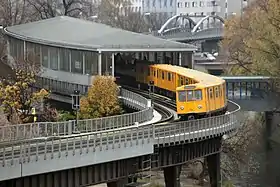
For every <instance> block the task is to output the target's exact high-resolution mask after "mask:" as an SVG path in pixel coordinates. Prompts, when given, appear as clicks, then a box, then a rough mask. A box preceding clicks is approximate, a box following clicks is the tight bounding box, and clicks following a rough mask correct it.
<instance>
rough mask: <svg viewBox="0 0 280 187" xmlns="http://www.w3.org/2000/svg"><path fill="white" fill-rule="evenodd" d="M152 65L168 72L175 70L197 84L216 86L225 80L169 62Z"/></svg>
mask: <svg viewBox="0 0 280 187" xmlns="http://www.w3.org/2000/svg"><path fill="white" fill-rule="evenodd" d="M152 66H154V67H156V68H159V69H162V70H166V71H169V72H176V73H177V74H179V75H182V76H186V77H189V78H191V79H194V80H195V81H197V82H198V83H197V85H198V86H200V85H201V86H216V85H220V84H223V83H224V82H225V80H224V79H222V78H220V77H216V76H214V75H210V74H207V73H204V72H201V71H197V70H194V69H189V68H184V67H181V66H175V65H170V64H154V65H152Z"/></svg>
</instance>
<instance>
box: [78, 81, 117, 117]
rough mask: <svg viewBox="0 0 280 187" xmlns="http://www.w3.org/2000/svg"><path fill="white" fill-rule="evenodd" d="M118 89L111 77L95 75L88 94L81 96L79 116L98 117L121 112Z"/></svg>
mask: <svg viewBox="0 0 280 187" xmlns="http://www.w3.org/2000/svg"><path fill="white" fill-rule="evenodd" d="M118 90H119V89H118V86H117V84H116V83H115V82H114V79H113V77H110V76H96V77H95V78H94V80H93V83H92V86H91V87H90V89H89V91H88V95H87V96H84V97H82V98H81V103H80V105H81V107H80V113H79V116H80V118H83V119H90V118H99V117H106V116H112V115H117V114H120V113H122V107H121V105H120V102H119V99H118Z"/></svg>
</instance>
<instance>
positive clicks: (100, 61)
mask: <svg viewBox="0 0 280 187" xmlns="http://www.w3.org/2000/svg"><path fill="white" fill-rule="evenodd" d="M98 75H102V53H101V51H98Z"/></svg>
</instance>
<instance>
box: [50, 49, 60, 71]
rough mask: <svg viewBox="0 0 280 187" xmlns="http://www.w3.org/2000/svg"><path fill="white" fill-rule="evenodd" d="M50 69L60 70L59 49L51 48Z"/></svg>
mask: <svg viewBox="0 0 280 187" xmlns="http://www.w3.org/2000/svg"><path fill="white" fill-rule="evenodd" d="M49 51H50V68H51V69H53V70H58V49H57V48H55V47H50V48H49Z"/></svg>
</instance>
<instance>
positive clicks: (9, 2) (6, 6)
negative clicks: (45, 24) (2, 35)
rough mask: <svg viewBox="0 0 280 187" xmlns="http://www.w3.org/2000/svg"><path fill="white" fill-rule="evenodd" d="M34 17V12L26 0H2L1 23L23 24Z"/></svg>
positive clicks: (8, 24) (0, 3)
mask: <svg viewBox="0 0 280 187" xmlns="http://www.w3.org/2000/svg"><path fill="white" fill-rule="evenodd" d="M30 19H32V13H31V12H30V9H29V7H28V6H27V2H26V0H1V1H0V25H3V26H11V25H17V24H22V23H25V22H27V21H29V20H30Z"/></svg>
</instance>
